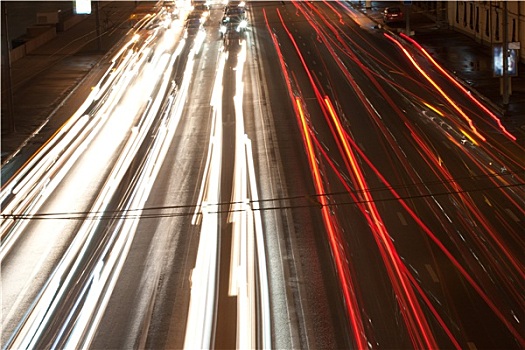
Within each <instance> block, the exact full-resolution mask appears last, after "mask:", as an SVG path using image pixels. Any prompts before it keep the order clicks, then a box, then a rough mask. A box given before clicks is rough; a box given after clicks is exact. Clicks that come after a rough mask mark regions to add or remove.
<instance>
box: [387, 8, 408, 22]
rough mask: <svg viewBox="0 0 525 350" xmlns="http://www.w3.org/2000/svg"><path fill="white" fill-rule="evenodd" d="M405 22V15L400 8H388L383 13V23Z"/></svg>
mask: <svg viewBox="0 0 525 350" xmlns="http://www.w3.org/2000/svg"><path fill="white" fill-rule="evenodd" d="M404 20H405V15H404V13H403V11H401V8H400V7H396V6H394V7H387V8H385V10H384V11H383V22H385V23H397V22H403V21H404Z"/></svg>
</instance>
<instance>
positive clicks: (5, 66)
mask: <svg viewBox="0 0 525 350" xmlns="http://www.w3.org/2000/svg"><path fill="white" fill-rule="evenodd" d="M1 3H2V98H3V99H5V101H6V107H7V108H6V110H5V114H6V115H2V120H5V121H6V123H5V125H2V126H3V127H4V126H5V128H6V131H7V132H9V133H11V132H15V131H16V127H15V118H14V103H13V81H12V79H11V57H10V51H11V50H10V47H11V45H9V33H8V31H7V27H8V26H7V9H6V4H5V1H2V2H1Z"/></svg>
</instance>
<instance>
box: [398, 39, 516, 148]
mask: <svg viewBox="0 0 525 350" xmlns="http://www.w3.org/2000/svg"><path fill="white" fill-rule="evenodd" d="M400 36H401V37H403V38H404V39H405V40H408V41H409V42H410V43H412V44H413V45H414V46H415V47H416V48H418V49H419V50H420V51H421V52H422V53H423V54H424V55H425V57H426V58H427V59H428V60H429V61H430V62H432V64H433V65H434V66H435V67H436V68H437V69H438V70H439V71H440V72H441V73H442V74H443V75H444V76H446V77H447V78H448V79H449V80H450V81H451V82H453V83H454V84H455V85H456V86H457V87H458V88H459V89H460V90H461V91H462V92H463V93H464V94H465V95H466V96H467V97H468V98H469V99H471V100H472V101H473V102H474V103H475V104H476V105H478V106H479V107H480V108H481V109H482V110H483V111H484V112H485V113H487V115H488V116H489V117H491V118H492V119H493V120H494V121H495V122H496V123H497V125H498V127H499V128H500V130H501V131H502V132H503V134H504V135H505V136H507V137H508V138H510V139H511V140H513V141H516V137H515V136H514V135H512V134H511V133H509V132H508V131H507V129H505V127H504V126H503V125H502V124H501V120H500V119H499V118H498V117H497V116H496V115H495V114H494V113H492V112H491V111H490V110H489V109H488V108H487V107H486V106H485V105H484V104H483V103H481V102H480V101H479V100H478V99H477V98H475V97H474V96H472V94H471V93H470V92H469V91H467V89H465V87H464V86H463V85H461V84H460V83H459V82H458V81H457V80H456V79H454V78H453V77H452V76H451V75H450V73H448V72H447V71H446V70H445V69H443V67H441V66H440V65H439V64H438V63H437V62H436V60H434V58H433V57H432V56H431V55H430V54H429V53H428V52H427V50H425V49H424V48H423V47H422V46H421V45H420V44H419V43H418V42H417V41H415V40H414V39H412V38H411V37H409V36H407V35H406V34H404V33H400ZM418 70H419V69H418Z"/></svg>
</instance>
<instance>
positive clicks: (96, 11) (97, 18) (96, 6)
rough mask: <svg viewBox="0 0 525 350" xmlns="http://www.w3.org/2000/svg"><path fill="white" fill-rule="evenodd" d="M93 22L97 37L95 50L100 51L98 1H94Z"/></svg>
mask: <svg viewBox="0 0 525 350" xmlns="http://www.w3.org/2000/svg"><path fill="white" fill-rule="evenodd" d="M95 22H96V24H95V26H96V35H97V50H98V51H102V42H101V39H100V9H99V6H98V0H96V1H95Z"/></svg>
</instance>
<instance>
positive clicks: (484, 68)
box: [351, 1, 525, 140]
mask: <svg viewBox="0 0 525 350" xmlns="http://www.w3.org/2000/svg"><path fill="white" fill-rule="evenodd" d="M351 4H352V6H353V7H354V8H356V9H358V10H360V11H361V12H363V13H365V14H366V15H367V16H368V17H369V18H371V19H372V20H374V21H375V22H376V23H378V24H380V25H381V26H382V27H384V28H385V29H387V30H391V31H392V32H400V31H403V32H404V31H405V29H406V24H405V22H402V23H398V24H392V25H390V26H386V25H384V23H383V15H382V12H383V10H384V8H385V7H388V6H399V7H401V8H402V9H403V8H404V6H403V2H402V1H399V2H394V1H372V3H371V5H372V7H371V8H370V9H367V8H365V1H352V2H351ZM409 24H410V31H413V32H414V36H412V38H413V39H414V40H416V41H417V42H418V43H419V44H421V45H422V46H423V47H424V48H425V49H426V50H427V51H428V52H429V53H430V54H431V55H432V56H433V57H434V58H435V59H436V61H437V62H438V63H439V64H440V65H442V66H443V67H444V68H445V69H447V70H448V71H449V72H451V73H452V74H453V75H454V76H456V77H457V78H458V79H459V80H460V81H461V82H463V84H464V85H465V86H468V88H469V90H470V91H472V92H473V93H475V94H477V95H478V96H479V97H480V98H481V99H482V100H483V101H484V102H485V104H487V105H489V106H490V107H491V109H493V110H494V111H496V112H497V114H498V115H500V116H501V117H502V123H503V124H504V125H505V126H506V127H507V129H508V130H509V131H510V132H512V133H513V134H514V135H516V136H518V139H520V140H525V64H523V63H522V62H520V63H519V66H518V74H519V75H518V76H517V77H512V78H511V85H512V94H511V95H510V96H509V104H508V105H507V106H505V105H504V104H503V98H502V96H501V94H500V79H499V78H495V77H493V75H492V52H491V48H490V47H488V46H484V45H482V44H481V43H479V42H477V41H475V39H473V38H470V37H469V36H468V35H466V34H463V33H461V32H457V31H454V30H452V29H449V28H448V25H447V24H446V23H439V24H438V23H436V22H435V21H434V20H432V19H430V18H429V17H427V16H426V15H425V14H424V13H423V11H422V10H420V9H418V7H417V6H416V4H415V2H413V5H412V9H411V13H410V22H409Z"/></svg>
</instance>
